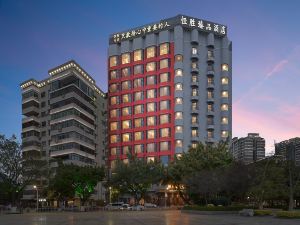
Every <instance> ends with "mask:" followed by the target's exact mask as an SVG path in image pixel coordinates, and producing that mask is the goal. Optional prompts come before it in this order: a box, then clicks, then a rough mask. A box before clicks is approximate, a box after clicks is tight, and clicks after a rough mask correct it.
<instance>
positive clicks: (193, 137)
mask: <svg viewBox="0 0 300 225" xmlns="http://www.w3.org/2000/svg"><path fill="white" fill-rule="evenodd" d="M191 141H197V142H198V141H199V137H198V136H192V137H191Z"/></svg>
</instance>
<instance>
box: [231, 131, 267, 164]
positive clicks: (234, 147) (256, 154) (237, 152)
mask: <svg viewBox="0 0 300 225" xmlns="http://www.w3.org/2000/svg"><path fill="white" fill-rule="evenodd" d="M230 152H231V154H232V155H233V157H234V158H235V159H237V160H239V161H242V162H244V163H245V164H249V163H253V162H255V161H257V160H260V159H263V158H265V139H264V138H262V137H260V136H259V134H258V133H249V134H248V136H247V137H243V138H237V137H235V138H233V139H232V142H231V147H230Z"/></svg>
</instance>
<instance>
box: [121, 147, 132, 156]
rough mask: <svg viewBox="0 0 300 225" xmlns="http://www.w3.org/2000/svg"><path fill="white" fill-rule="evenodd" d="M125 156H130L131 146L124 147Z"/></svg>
mask: <svg viewBox="0 0 300 225" xmlns="http://www.w3.org/2000/svg"><path fill="white" fill-rule="evenodd" d="M122 151H123V155H127V154H129V153H130V152H131V151H130V146H123V150H122Z"/></svg>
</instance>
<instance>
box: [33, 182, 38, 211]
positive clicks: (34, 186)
mask: <svg viewBox="0 0 300 225" xmlns="http://www.w3.org/2000/svg"><path fill="white" fill-rule="evenodd" d="M33 188H34V189H35V190H36V211H37V212H38V211H39V189H38V187H37V186H36V185H33Z"/></svg>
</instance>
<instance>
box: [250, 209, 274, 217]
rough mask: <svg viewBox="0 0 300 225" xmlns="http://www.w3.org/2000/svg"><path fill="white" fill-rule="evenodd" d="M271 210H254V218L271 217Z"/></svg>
mask: <svg viewBox="0 0 300 225" xmlns="http://www.w3.org/2000/svg"><path fill="white" fill-rule="evenodd" d="M272 215H273V211H272V210H266V209H265V210H263V209H256V210H254V216H272Z"/></svg>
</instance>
